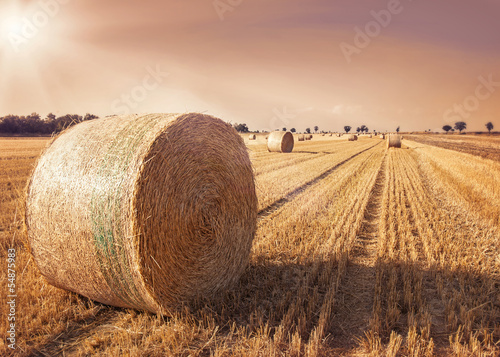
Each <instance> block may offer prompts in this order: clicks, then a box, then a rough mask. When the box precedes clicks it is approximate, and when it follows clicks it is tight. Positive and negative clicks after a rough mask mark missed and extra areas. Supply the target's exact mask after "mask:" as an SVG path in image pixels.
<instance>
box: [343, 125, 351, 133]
mask: <svg viewBox="0 0 500 357" xmlns="http://www.w3.org/2000/svg"><path fill="white" fill-rule="evenodd" d="M351 129H352V128H351V127H350V126H349V125H346V126H344V131H345V132H346V134H347V133H348V132H350V131H351Z"/></svg>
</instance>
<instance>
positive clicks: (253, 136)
mask: <svg viewBox="0 0 500 357" xmlns="http://www.w3.org/2000/svg"><path fill="white" fill-rule="evenodd" d="M255 139H256V136H255V134H250V135H249V136H248V140H255Z"/></svg>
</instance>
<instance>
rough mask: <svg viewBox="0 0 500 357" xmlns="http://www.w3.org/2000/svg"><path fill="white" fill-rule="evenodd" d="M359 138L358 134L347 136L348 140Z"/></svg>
mask: <svg viewBox="0 0 500 357" xmlns="http://www.w3.org/2000/svg"><path fill="white" fill-rule="evenodd" d="M356 140H358V136H357V135H356V134H349V136H348V137H347V141H356Z"/></svg>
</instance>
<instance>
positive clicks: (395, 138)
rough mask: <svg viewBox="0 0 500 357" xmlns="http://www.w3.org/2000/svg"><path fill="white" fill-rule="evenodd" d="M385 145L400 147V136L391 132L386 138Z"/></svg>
mask: <svg viewBox="0 0 500 357" xmlns="http://www.w3.org/2000/svg"><path fill="white" fill-rule="evenodd" d="M387 147H388V148H400V147H401V136H399V135H395V134H391V135H389V137H388V138H387Z"/></svg>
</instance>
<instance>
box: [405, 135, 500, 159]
mask: <svg viewBox="0 0 500 357" xmlns="http://www.w3.org/2000/svg"><path fill="white" fill-rule="evenodd" d="M405 138H407V139H408V140H413V141H416V142H418V143H422V144H427V145H432V146H437V147H441V148H445V149H451V150H455V151H460V152H464V153H467V154H472V155H476V156H481V157H484V158H486V159H491V160H496V161H500V136H499V135H487V134H483V135H480V136H478V135H456V134H455V135H451V134H449V135H445V134H442V135H411V134H405Z"/></svg>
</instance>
